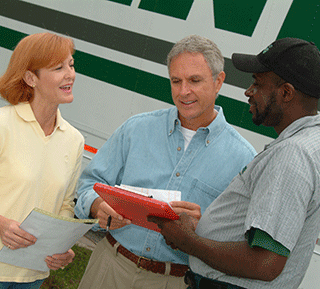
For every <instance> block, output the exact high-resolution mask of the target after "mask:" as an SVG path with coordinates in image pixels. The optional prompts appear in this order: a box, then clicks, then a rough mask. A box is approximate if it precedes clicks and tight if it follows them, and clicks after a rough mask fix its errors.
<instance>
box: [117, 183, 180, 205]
mask: <svg viewBox="0 0 320 289" xmlns="http://www.w3.org/2000/svg"><path fill="white" fill-rule="evenodd" d="M119 187H120V188H122V189H124V190H128V191H130V192H134V193H140V194H142V195H145V196H149V197H151V196H152V198H154V199H156V200H159V201H162V202H166V203H170V202H172V201H181V192H180V191H172V190H156V189H147V188H139V187H132V186H127V185H121V186H119Z"/></svg>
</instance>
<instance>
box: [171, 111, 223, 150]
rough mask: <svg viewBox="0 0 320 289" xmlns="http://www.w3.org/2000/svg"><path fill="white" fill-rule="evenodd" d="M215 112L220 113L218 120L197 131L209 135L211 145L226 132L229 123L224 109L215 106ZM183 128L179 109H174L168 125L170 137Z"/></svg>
mask: <svg viewBox="0 0 320 289" xmlns="http://www.w3.org/2000/svg"><path fill="white" fill-rule="evenodd" d="M214 108H215V110H216V111H218V114H217V116H216V118H215V119H214V120H213V121H212V122H211V123H210V124H209V125H208V126H207V127H200V128H198V130H197V133H198V132H203V133H206V134H207V137H206V144H209V143H210V142H211V141H212V140H213V139H214V138H216V137H217V136H218V135H219V134H220V133H221V131H223V130H224V128H225V126H226V124H227V122H226V119H225V117H224V114H223V110H222V107H220V106H218V105H215V107H214ZM180 127H181V122H180V120H179V118H178V109H177V107H173V108H172V109H171V111H170V114H169V123H168V132H169V135H171V134H173V133H174V131H175V130H177V129H178V130H179V129H180Z"/></svg>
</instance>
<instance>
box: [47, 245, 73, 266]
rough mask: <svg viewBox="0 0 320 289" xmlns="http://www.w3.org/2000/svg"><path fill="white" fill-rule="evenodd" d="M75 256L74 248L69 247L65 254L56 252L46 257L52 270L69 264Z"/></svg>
mask: <svg viewBox="0 0 320 289" xmlns="http://www.w3.org/2000/svg"><path fill="white" fill-rule="evenodd" d="M74 256H75V253H74V252H73V250H72V249H69V250H68V251H67V252H66V253H63V254H55V255H52V256H48V257H47V258H46V259H45V262H46V263H47V266H48V268H49V269H51V270H58V269H60V268H61V269H64V267H66V266H67V265H69V264H70V263H71V262H72V261H73V258H74Z"/></svg>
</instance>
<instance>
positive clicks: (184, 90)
mask: <svg viewBox="0 0 320 289" xmlns="http://www.w3.org/2000/svg"><path fill="white" fill-rule="evenodd" d="M188 94H190V87H189V85H188V83H187V82H186V81H182V83H181V88H180V95H181V96H186V95H188Z"/></svg>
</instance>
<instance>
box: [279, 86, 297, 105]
mask: <svg viewBox="0 0 320 289" xmlns="http://www.w3.org/2000/svg"><path fill="white" fill-rule="evenodd" d="M282 90H283V97H282V100H283V102H290V101H291V100H292V99H293V98H294V95H295V88H294V86H293V85H292V84H290V83H288V82H286V83H284V84H283V85H282Z"/></svg>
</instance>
